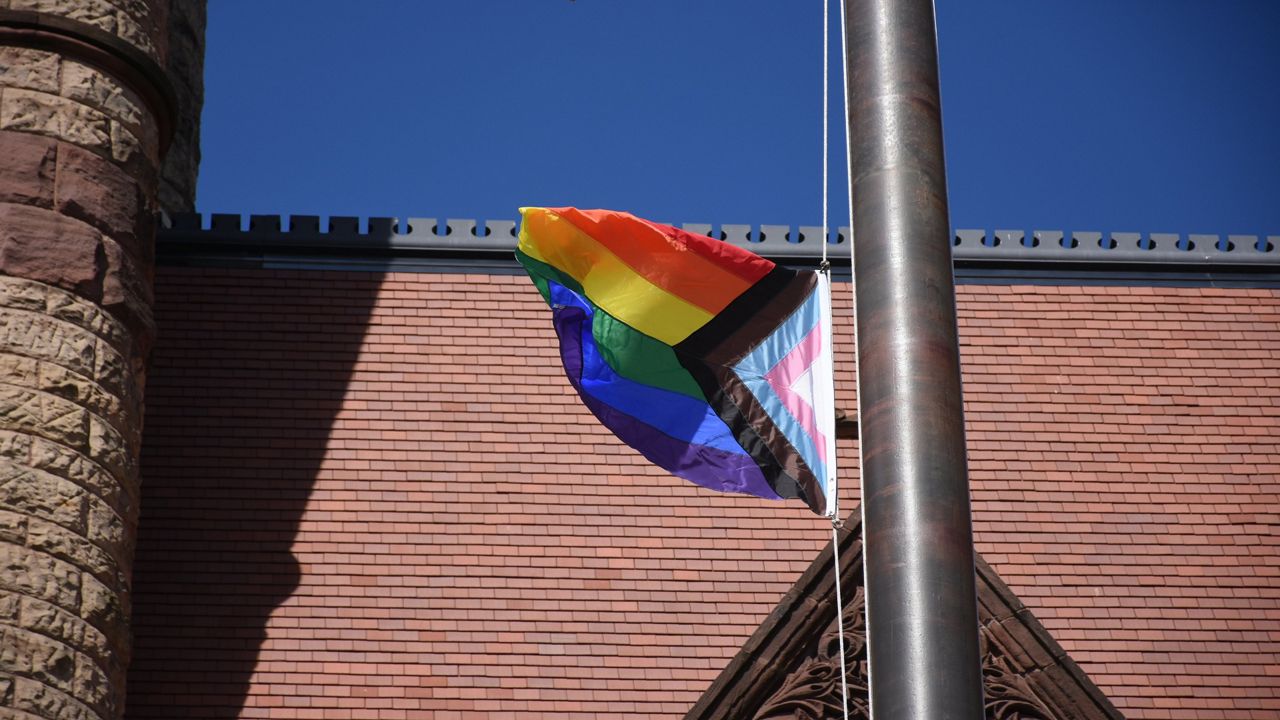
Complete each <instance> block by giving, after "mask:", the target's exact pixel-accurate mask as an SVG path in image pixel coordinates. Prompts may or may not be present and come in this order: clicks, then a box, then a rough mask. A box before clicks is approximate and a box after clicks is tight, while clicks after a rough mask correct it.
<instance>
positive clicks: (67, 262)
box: [0, 203, 106, 299]
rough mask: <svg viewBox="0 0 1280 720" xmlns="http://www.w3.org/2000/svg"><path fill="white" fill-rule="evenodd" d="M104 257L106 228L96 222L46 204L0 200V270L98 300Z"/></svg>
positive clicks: (100, 294) (100, 295)
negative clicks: (89, 222)
mask: <svg viewBox="0 0 1280 720" xmlns="http://www.w3.org/2000/svg"><path fill="white" fill-rule="evenodd" d="M105 261H106V256H105V251H104V250H103V247H102V233H100V232H98V231H97V230H96V229H94V228H93V227H91V226H89V225H87V224H85V223H83V222H80V221H78V220H73V219H71V218H67V217H64V216H63V215H61V214H59V213H56V212H53V211H51V210H45V209H43V208H37V207H31V206H29V205H15V204H13V203H3V204H0V272H4V273H5V274H7V275H13V276H16V277H21V278H26V279H28V280H36V281H39V282H43V283H47V284H50V285H55V286H57V287H62V288H65V289H67V290H72V291H74V292H76V293H77V294H80V295H83V296H85V297H87V298H90V299H100V298H101V297H102V276H103V274H104V272H105V270H106V268H105Z"/></svg>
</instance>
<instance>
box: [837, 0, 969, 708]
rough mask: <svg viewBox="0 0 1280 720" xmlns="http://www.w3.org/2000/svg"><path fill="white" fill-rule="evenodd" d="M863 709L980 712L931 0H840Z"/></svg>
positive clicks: (963, 447)
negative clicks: (860, 518) (866, 671)
mask: <svg viewBox="0 0 1280 720" xmlns="http://www.w3.org/2000/svg"><path fill="white" fill-rule="evenodd" d="M845 2H846V4H847V7H846V23H847V27H846V32H847V33H848V48H849V50H848V54H847V56H846V58H845V62H846V64H847V74H848V93H849V103H850V105H849V117H848V123H849V125H848V132H849V143H850V175H851V177H852V180H851V183H850V192H851V193H852V194H853V217H852V219H851V223H852V226H853V237H854V239H855V243H856V248H855V256H854V291H855V297H856V305H857V307H856V313H857V322H856V327H857V346H858V350H857V352H858V374H859V376H858V387H859V397H858V405H859V413H858V419H859V422H860V424H861V438H862V439H861V443H862V457H863V465H862V482H863V496H862V502H863V512H864V524H863V532H864V533H865V535H864V538H865V542H864V545H863V552H864V562H865V570H866V609H867V633H868V654H869V661H870V675H871V693H870V694H871V711H872V717H873V718H874V719H875V720H899V719H902V720H916V719H918V718H930V720H943V719H948V718H950V719H956V720H960V719H963V720H980V719H981V718H982V717H983V707H982V672H981V666H980V661H979V657H978V613H977V603H976V599H975V588H974V570H973V534H972V528H971V524H970V516H969V488H968V477H967V472H966V461H965V444H964V417H963V408H962V406H961V394H960V358H959V346H958V343H957V334H956V314H955V287H954V284H953V277H952V267H951V242H950V239H951V231H950V227H949V223H948V216H947V189H946V176H945V171H944V165H943V152H942V116H941V101H940V97H939V92H938V58H937V39H936V34H935V26H934V12H933V4H932V2H931V1H930V0H845Z"/></svg>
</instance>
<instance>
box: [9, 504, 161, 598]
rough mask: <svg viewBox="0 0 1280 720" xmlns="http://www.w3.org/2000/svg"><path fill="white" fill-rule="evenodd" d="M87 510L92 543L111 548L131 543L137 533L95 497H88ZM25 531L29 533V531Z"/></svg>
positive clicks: (108, 577)
mask: <svg viewBox="0 0 1280 720" xmlns="http://www.w3.org/2000/svg"><path fill="white" fill-rule="evenodd" d="M87 512H88V521H89V532H88V537H89V539H90V540H92V541H93V542H94V543H96V544H98V545H101V546H103V547H111V548H119V547H121V546H125V545H132V544H133V540H134V536H135V535H136V534H137V533H136V531H135V529H134V527H133V526H132V524H131V523H128V522H125V520H124V518H122V517H120V515H119V514H118V513H117V512H116V511H115V510H114V509H113V508H112V507H111V506H109V505H107V504H106V503H104V502H102V501H101V500H98V499H97V498H89V500H88V508H87ZM27 532H28V535H30V533H31V531H30V530H28V531H27ZM100 577H104V578H105V579H104V580H103V582H107V583H112V584H114V583H115V578H114V577H112V576H110V575H104V576H100Z"/></svg>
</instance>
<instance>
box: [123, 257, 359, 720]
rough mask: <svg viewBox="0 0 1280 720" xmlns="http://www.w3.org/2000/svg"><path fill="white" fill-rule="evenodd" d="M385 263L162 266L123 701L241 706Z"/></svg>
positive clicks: (162, 713) (158, 712)
mask: <svg viewBox="0 0 1280 720" xmlns="http://www.w3.org/2000/svg"><path fill="white" fill-rule="evenodd" d="M381 279H382V278H381V275H379V274H376V273H364V272H314V271H306V272H282V271H267V270H230V269H216V268H206V269H184V268H172V267H171V268H161V269H160V270H159V271H158V274H157V283H156V285H157V293H156V294H157V320H158V324H159V328H160V335H159V341H158V343H157V346H156V349H155V351H154V353H153V356H152V366H151V371H150V374H149V380H148V387H147V418H146V437H145V444H144V450H143V465H142V467H143V500H142V520H141V526H140V531H139V545H138V551H137V563H136V567H135V571H134V634H135V648H134V659H133V663H132V665H131V667H130V675H129V684H128V696H129V697H128V704H127V706H128V710H127V717H129V718H161V717H162V718H177V717H182V718H235V717H239V715H240V713H241V711H242V706H243V705H244V703H245V697H246V691H247V689H248V686H249V682H250V679H251V677H252V676H253V673H254V670H255V667H257V666H258V663H259V660H260V658H259V654H260V649H261V647H262V644H263V640H264V639H265V637H266V623H267V620H268V618H269V616H270V615H271V614H272V613H273V612H274V611H276V609H277V608H278V607H279V606H280V605H281V603H283V602H285V601H286V600H287V599H288V598H289V597H290V596H291V595H293V594H294V591H295V590H296V589H297V587H298V583H299V578H300V577H301V572H300V568H299V566H298V562H297V560H296V559H295V557H294V555H293V552H292V550H291V547H292V545H293V542H294V539H295V535H296V533H297V529H298V525H299V522H300V520H301V517H302V514H303V512H304V510H305V507H306V504H307V501H308V498H309V496H310V495H311V492H312V488H313V485H314V484H315V480H316V477H317V474H318V473H319V472H320V470H321V466H322V462H323V460H324V457H325V453H326V447H327V444H328V440H329V436H330V430H331V428H332V426H333V422H334V418H335V416H336V415H337V413H338V412H339V410H340V409H341V407H342V402H343V397H344V394H345V393H346V390H347V383H348V380H349V377H350V374H351V368H352V365H353V363H354V362H355V360H356V357H357V356H358V354H359V352H360V347H361V343H362V341H363V338H364V334H365V328H366V326H367V323H368V318H369V314H370V310H371V308H372V307H373V304H374V302H375V301H376V298H377V295H378V291H379V286H380V284H381ZM297 632H298V633H299V634H305V628H303V629H300V630H298V631H297ZM294 643H301V644H302V645H305V644H306V640H305V639H298V640H296V641H286V644H290V645H292V644H294ZM262 659H263V660H266V659H265V658H262ZM299 671H305V669H302V668H299ZM258 682H262V683H267V684H274V683H276V682H280V680H278V679H277V680H275V681H274V682H273V680H272V679H271V678H258ZM272 694H273V696H275V697H276V698H277V699H283V698H286V697H287V695H288V693H287V692H284V691H281V692H280V693H272Z"/></svg>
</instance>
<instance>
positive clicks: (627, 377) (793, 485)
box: [516, 208, 836, 516]
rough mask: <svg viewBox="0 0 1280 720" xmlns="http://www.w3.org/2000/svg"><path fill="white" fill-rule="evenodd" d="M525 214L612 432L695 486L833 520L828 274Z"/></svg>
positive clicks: (536, 269)
mask: <svg viewBox="0 0 1280 720" xmlns="http://www.w3.org/2000/svg"><path fill="white" fill-rule="evenodd" d="M520 212H521V214H522V216H523V218H522V222H521V227H520V243H519V246H518V247H517V249H516V257H517V259H518V260H519V261H520V263H521V264H522V265H523V266H524V268H525V270H527V271H528V273H529V276H530V278H532V280H533V282H534V284H535V285H536V286H537V288H538V290H539V292H541V293H542V297H543V298H544V299H545V300H546V301H547V303H548V305H550V306H551V310H552V323H553V325H554V327H555V330H556V334H557V336H558V337H559V343H560V357H561V360H562V362H563V363H564V369H565V373H566V375H567V376H568V378H569V382H570V383H571V384H572V385H573V387H574V388H575V389H576V390H577V391H578V394H579V395H580V396H581V398H582V401H583V403H584V404H585V405H586V406H587V407H588V408H589V409H590V410H591V412H592V413H593V414H594V415H595V416H596V417H597V418H598V419H599V420H600V422H601V423H603V424H604V425H605V427H607V428H609V429H610V430H611V431H612V432H613V433H614V434H615V435H617V436H618V437H619V438H620V439H621V440H622V441H623V442H625V443H627V444H628V445H630V446H631V447H633V448H635V449H636V450H638V451H639V452H640V453H641V454H643V455H644V456H645V457H646V458H648V459H649V460H650V461H651V462H653V463H654V464H656V465H659V466H660V467H663V468H665V469H666V470H668V471H669V472H671V473H673V474H674V475H677V476H679V477H682V478H685V479H686V480H689V481H692V482H694V483H697V484H698V485H701V486H703V487H706V488H710V489H712V490H718V491H722V492H738V493H747V494H750V495H756V496H759V497H764V498H771V499H781V498H792V497H800V498H802V499H804V501H805V502H806V503H808V505H809V507H810V508H812V510H813V511H814V512H815V513H818V514H820V515H828V516H829V515H830V514H831V513H832V512H834V510H835V485H836V483H835V477H836V458H835V409H834V386H833V369H832V361H831V323H830V305H831V303H830V284H829V279H828V277H827V275H825V274H823V273H817V272H812V271H796V270H791V269H788V268H785V267H782V266H779V265H776V264H774V263H773V262H770V261H768V260H765V259H764V258H761V257H759V256H757V255H755V254H753V253H751V252H749V251H747V250H744V249H742V248H739V247H736V246H734V245H730V244H728V243H723V242H720V241H717V240H713V239H711V238H708V237H704V236H701V235H694V234H692V233H688V232H685V231H684V230H680V229H678V228H674V227H670V226H666V225H660V224H657V223H652V222H649V221H646V220H642V219H640V218H637V217H635V216H633V215H630V214H628V213H623V212H614V211H608V210H577V209H574V208H522V209H521V211H520Z"/></svg>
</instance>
